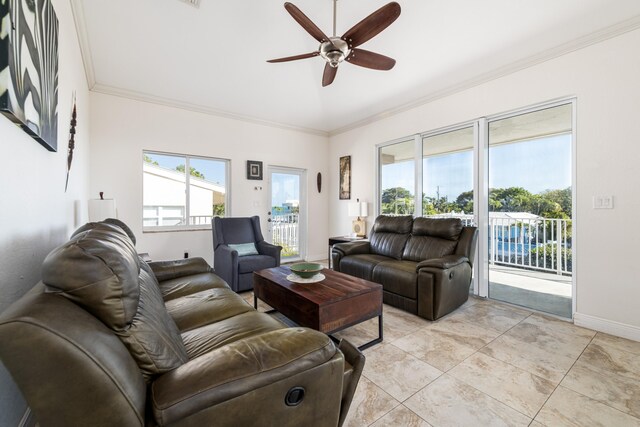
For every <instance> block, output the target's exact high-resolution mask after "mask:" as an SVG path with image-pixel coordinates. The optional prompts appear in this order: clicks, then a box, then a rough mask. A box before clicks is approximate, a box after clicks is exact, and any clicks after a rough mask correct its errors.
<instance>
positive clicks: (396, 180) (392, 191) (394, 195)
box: [379, 139, 416, 215]
mask: <svg viewBox="0 0 640 427" xmlns="http://www.w3.org/2000/svg"><path fill="white" fill-rule="evenodd" d="M415 147H416V143H415V141H414V140H413V139H412V140H410V141H405V142H399V143H396V144H391V145H386V146H384V147H381V148H380V150H379V156H380V158H379V164H380V213H381V214H386V215H413V214H414V213H415V201H416V197H415Z"/></svg>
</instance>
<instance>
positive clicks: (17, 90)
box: [0, 0, 58, 151]
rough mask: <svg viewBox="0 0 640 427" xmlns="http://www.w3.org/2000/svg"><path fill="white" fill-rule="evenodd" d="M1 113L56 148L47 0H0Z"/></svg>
mask: <svg viewBox="0 0 640 427" xmlns="http://www.w3.org/2000/svg"><path fill="white" fill-rule="evenodd" d="M0 113H2V114H3V115H4V116H6V117H7V118H9V120H11V121H12V122H13V123H15V124H16V125H18V126H20V127H21V128H22V129H23V130H24V131H25V132H27V133H28V134H29V135H31V136H32V137H33V138H34V139H35V140H36V141H38V142H39V143H40V144H42V145H43V146H44V147H45V148H46V149H47V150H49V151H57V148H58V17H57V16H56V12H55V11H54V9H53V5H52V4H51V0H32V1H21V0H0Z"/></svg>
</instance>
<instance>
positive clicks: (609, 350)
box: [580, 343, 640, 381]
mask: <svg viewBox="0 0 640 427" xmlns="http://www.w3.org/2000/svg"><path fill="white" fill-rule="evenodd" d="M580 362H581V363H584V364H586V365H587V366H589V367H590V368H591V369H595V370H599V371H602V372H604V373H605V374H617V375H621V376H623V377H627V378H631V379H633V380H637V381H640V355H638V354H634V353H629V352H627V351H622V350H618V349H616V348H613V347H609V346H606V347H605V346H602V345H600V344H595V343H591V344H589V346H588V347H587V349H586V350H585V351H584V353H582V355H581V356H580Z"/></svg>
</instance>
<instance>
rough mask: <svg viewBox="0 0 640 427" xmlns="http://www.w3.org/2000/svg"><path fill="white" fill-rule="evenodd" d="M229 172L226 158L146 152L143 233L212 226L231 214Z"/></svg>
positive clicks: (143, 180) (143, 190)
mask: <svg viewBox="0 0 640 427" xmlns="http://www.w3.org/2000/svg"><path fill="white" fill-rule="evenodd" d="M187 171H188V173H187ZM228 173H229V160H226V159H215V158H209V157H199V156H186V155H180V154H168V153H158V152H153V151H144V152H143V159H142V177H143V178H142V183H143V184H142V185H143V188H142V194H143V195H142V198H143V207H142V211H143V215H142V216H143V230H145V231H151V230H167V229H176V230H181V229H197V228H208V227H211V219H212V218H213V217H214V216H225V215H226V214H227V210H228V207H229V203H228V200H229V191H228V181H229V180H228Z"/></svg>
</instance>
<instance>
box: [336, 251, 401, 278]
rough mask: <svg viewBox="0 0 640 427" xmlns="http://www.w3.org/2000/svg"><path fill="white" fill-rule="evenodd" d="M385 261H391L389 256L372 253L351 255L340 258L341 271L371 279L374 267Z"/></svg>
mask: <svg viewBox="0 0 640 427" xmlns="http://www.w3.org/2000/svg"><path fill="white" fill-rule="evenodd" d="M383 261H389V257H386V256H383V255H372V254H359V255H349V256H348V257H344V258H342V259H341V260H340V272H342V273H344V274H349V275H351V276H355V277H360V278H361V279H364V280H371V277H372V274H373V268H374V267H375V266H376V265H378V264H379V263H381V262H383Z"/></svg>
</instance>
